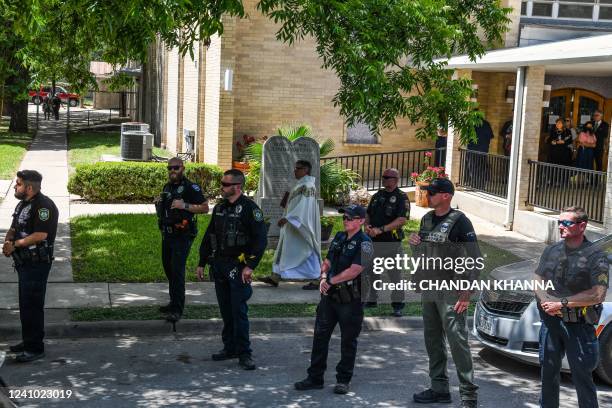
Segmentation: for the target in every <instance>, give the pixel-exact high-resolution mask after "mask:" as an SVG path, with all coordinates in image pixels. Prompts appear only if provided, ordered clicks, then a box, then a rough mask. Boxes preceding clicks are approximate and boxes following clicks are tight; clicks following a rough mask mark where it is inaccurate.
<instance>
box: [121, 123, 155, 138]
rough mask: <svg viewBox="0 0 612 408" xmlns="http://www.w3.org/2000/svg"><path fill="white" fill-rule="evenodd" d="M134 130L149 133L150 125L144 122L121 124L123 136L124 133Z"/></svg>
mask: <svg viewBox="0 0 612 408" xmlns="http://www.w3.org/2000/svg"><path fill="white" fill-rule="evenodd" d="M134 130H138V131H141V132H148V131H149V124H148V123H142V122H125V123H122V124H121V136H123V132H131V131H134Z"/></svg>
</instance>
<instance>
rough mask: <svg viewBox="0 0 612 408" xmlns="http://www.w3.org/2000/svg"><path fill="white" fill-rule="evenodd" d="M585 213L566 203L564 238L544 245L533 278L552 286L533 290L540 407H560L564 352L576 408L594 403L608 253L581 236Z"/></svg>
mask: <svg viewBox="0 0 612 408" xmlns="http://www.w3.org/2000/svg"><path fill="white" fill-rule="evenodd" d="M587 219H588V216H587V214H586V213H585V211H584V209H583V208H580V207H568V208H565V209H564V210H563V212H562V213H561V214H560V215H559V233H560V236H561V238H562V239H563V240H562V241H560V242H558V243H556V244H553V245H550V246H548V247H547V248H546V249H545V250H544V253H543V254H542V257H541V258H540V264H539V265H538V268H537V270H536V278H537V279H541V280H544V281H552V284H553V286H554V290H553V289H549V290H548V291H537V292H536V296H537V299H538V310H539V312H540V318H541V320H542V326H541V327H540V365H541V374H542V393H541V396H540V406H541V407H542V408H553V407H554V408H557V407H559V379H560V370H561V361H562V360H563V356H564V355H566V356H567V361H568V362H569V365H570V369H571V371H572V382H573V383H574V385H575V387H576V393H577V394H578V406H579V407H580V408H587V407H588V408H597V407H598V403H597V390H596V389H595V384H594V383H593V370H594V369H595V368H596V367H597V364H598V362H599V344H598V341H597V337H596V336H595V326H594V325H596V324H597V323H598V321H599V317H600V315H601V310H602V305H601V303H602V302H604V301H605V298H606V290H607V288H608V278H609V277H608V273H609V264H608V259H607V257H606V253H605V252H604V251H603V250H602V249H601V248H598V247H597V246H595V245H593V244H592V243H591V242H589V240H588V239H586V237H585V236H584V231H585V230H586V226H587Z"/></svg>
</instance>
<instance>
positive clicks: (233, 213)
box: [198, 195, 268, 269]
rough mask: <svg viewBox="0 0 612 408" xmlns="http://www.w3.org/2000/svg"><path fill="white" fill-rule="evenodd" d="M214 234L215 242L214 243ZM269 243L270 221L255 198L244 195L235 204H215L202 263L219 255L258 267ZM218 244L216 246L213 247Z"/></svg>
mask: <svg viewBox="0 0 612 408" xmlns="http://www.w3.org/2000/svg"><path fill="white" fill-rule="evenodd" d="M211 236H214V240H215V244H214V245H213V244H212V240H211ZM267 243H268V238H267V231H266V224H265V222H264V217H263V213H262V212H261V209H260V208H259V207H258V206H257V204H255V202H254V201H253V200H251V199H250V198H248V197H246V196H245V195H241V196H240V197H239V198H238V199H237V200H236V201H235V202H234V203H230V202H229V201H228V200H223V201H222V202H221V203H219V204H217V205H215V208H214V209H213V214H212V219H211V220H210V224H208V228H207V229H206V234H205V235H204V239H203V240H202V244H201V245H200V262H199V264H198V265H199V266H204V265H205V264H206V263H208V259H209V257H210V256H211V255H212V254H213V250H214V251H215V258H217V257H222V258H232V259H235V260H238V259H239V258H241V255H243V256H244V258H243V259H240V261H241V262H242V263H244V264H246V265H247V266H248V267H249V268H251V269H255V268H256V267H257V265H258V264H259V261H260V260H261V257H262V256H263V254H264V251H265V250H266V246H267ZM213 246H216V249H214V248H213Z"/></svg>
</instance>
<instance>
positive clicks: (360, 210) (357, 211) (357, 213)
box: [338, 204, 366, 218]
mask: <svg viewBox="0 0 612 408" xmlns="http://www.w3.org/2000/svg"><path fill="white" fill-rule="evenodd" d="M338 212H339V213H340V214H346V215H348V216H350V217H357V218H365V216H366V209H365V208H364V207H362V206H360V205H357V204H351V205H347V206H346V207H342V208H341V209H339V210H338Z"/></svg>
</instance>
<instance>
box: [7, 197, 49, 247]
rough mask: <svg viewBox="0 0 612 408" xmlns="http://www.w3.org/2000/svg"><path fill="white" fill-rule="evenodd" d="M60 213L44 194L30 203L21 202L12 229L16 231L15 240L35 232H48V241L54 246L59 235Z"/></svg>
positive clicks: (15, 213) (14, 214) (14, 216)
mask: <svg viewBox="0 0 612 408" xmlns="http://www.w3.org/2000/svg"><path fill="white" fill-rule="evenodd" d="M58 215H59V213H58V211H57V207H56V206H55V203H54V202H53V201H52V200H51V199H50V198H49V197H47V196H46V195H44V194H42V193H38V194H36V195H35V196H34V197H32V199H31V200H30V201H27V200H21V201H20V202H19V204H17V207H16V208H15V212H14V213H13V222H12V224H11V228H13V229H15V232H16V233H15V239H16V240H17V239H22V238H25V237H27V236H28V235H31V234H33V233H35V232H46V233H47V238H46V241H47V243H48V244H49V245H52V244H53V242H54V241H55V235H56V233H57V220H58Z"/></svg>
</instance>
